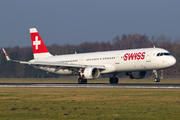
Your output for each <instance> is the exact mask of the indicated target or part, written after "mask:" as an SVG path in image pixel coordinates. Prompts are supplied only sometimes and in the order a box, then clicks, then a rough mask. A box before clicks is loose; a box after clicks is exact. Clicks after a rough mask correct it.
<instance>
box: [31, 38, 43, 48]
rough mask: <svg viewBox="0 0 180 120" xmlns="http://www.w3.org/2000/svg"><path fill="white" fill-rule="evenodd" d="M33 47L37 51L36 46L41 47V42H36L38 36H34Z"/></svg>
mask: <svg viewBox="0 0 180 120" xmlns="http://www.w3.org/2000/svg"><path fill="white" fill-rule="evenodd" d="M33 45H35V46H36V50H38V45H41V41H38V36H35V41H33Z"/></svg>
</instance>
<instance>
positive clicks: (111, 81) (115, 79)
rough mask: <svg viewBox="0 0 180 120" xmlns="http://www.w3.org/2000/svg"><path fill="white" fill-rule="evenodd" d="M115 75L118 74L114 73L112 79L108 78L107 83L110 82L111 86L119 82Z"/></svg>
mask: <svg viewBox="0 0 180 120" xmlns="http://www.w3.org/2000/svg"><path fill="white" fill-rule="evenodd" d="M117 75H118V74H117V73H115V74H113V77H110V78H109V82H110V83H111V84H113V83H115V84H117V83H118V82H119V79H118V78H117V77H116V76H117Z"/></svg>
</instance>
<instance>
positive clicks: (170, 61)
mask: <svg viewBox="0 0 180 120" xmlns="http://www.w3.org/2000/svg"><path fill="white" fill-rule="evenodd" d="M169 64H170V65H172V66H173V65H174V64H176V58H174V57H172V58H171V59H170V60H169Z"/></svg>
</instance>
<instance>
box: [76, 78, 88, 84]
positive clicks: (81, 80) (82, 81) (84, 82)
mask: <svg viewBox="0 0 180 120" xmlns="http://www.w3.org/2000/svg"><path fill="white" fill-rule="evenodd" d="M78 83H79V84H87V79H84V80H83V79H82V78H78Z"/></svg>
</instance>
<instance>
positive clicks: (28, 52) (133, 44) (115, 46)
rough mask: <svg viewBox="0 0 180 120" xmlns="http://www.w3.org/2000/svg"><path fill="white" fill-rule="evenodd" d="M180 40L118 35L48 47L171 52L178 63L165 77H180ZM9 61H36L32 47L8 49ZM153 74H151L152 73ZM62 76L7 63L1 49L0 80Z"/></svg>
mask: <svg viewBox="0 0 180 120" xmlns="http://www.w3.org/2000/svg"><path fill="white" fill-rule="evenodd" d="M179 41H180V39H176V40H172V39H171V38H167V37H165V36H163V35H161V36H159V37H154V36H152V37H151V38H149V37H148V36H147V35H145V34H144V35H141V34H138V33H136V34H123V35H122V36H116V37H114V38H113V39H112V40H111V41H108V42H84V43H81V44H79V45H72V44H65V45H57V44H52V45H50V46H47V48H48V50H49V52H50V53H51V54H53V55H56V54H57V55H63V54H74V53H75V52H76V53H87V52H97V51H111V50H123V49H133V48H147V47H153V46H155V47H160V48H164V49H166V50H168V51H169V52H170V53H171V54H172V55H173V56H174V57H175V58H176V60H177V63H176V64H175V66H173V67H171V68H168V69H166V70H164V75H179V72H180V61H179V59H180V43H179ZM5 50H6V52H7V53H8V55H9V56H10V58H12V59H14V60H21V61H29V60H31V59H33V51H32V47H29V46H27V47H19V46H15V47H5ZM150 74H152V72H150ZM52 77H60V75H56V74H52V73H48V74H47V72H45V71H42V70H39V69H36V68H34V67H32V66H29V65H23V64H19V63H14V62H7V61H6V58H5V56H4V53H3V52H2V50H0V78H52Z"/></svg>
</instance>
